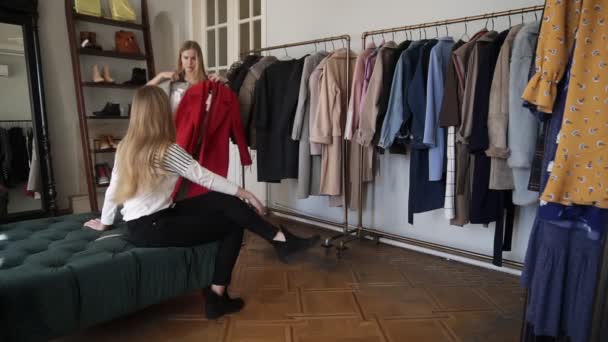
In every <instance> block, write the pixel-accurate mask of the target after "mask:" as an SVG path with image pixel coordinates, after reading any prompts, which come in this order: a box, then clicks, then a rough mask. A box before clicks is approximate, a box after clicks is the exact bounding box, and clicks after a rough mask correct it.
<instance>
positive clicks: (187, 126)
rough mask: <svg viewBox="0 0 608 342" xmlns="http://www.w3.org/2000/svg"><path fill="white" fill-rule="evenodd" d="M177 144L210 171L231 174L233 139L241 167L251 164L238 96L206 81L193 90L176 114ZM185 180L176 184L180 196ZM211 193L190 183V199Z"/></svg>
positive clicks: (225, 87)
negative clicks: (231, 141)
mask: <svg viewBox="0 0 608 342" xmlns="http://www.w3.org/2000/svg"><path fill="white" fill-rule="evenodd" d="M174 120H175V128H176V130H177V144H178V145H180V146H181V147H182V148H183V149H184V150H186V151H187V152H188V153H190V154H191V155H193V156H194V158H195V159H196V160H198V162H199V163H200V164H201V165H202V166H204V167H205V168H207V169H208V170H210V171H212V172H214V173H216V174H218V175H221V176H223V177H226V176H227V175H228V162H229V142H230V137H233V138H234V140H235V142H236V144H237V146H238V149H239V155H240V158H241V164H242V165H251V158H250V156H249V151H248V149H247V142H246V141H245V133H244V131H243V124H242V123H241V116H240V113H239V103H238V99H237V96H236V94H235V93H234V92H233V91H232V90H231V89H230V88H228V87H227V86H225V85H224V84H221V83H219V82H213V81H209V80H207V81H203V82H199V83H197V84H196V85H193V86H192V87H190V88H189V89H188V90H187V91H186V93H185V94H184V97H183V99H182V100H181V102H180V104H179V107H178V108H177V111H176V113H175V119H174ZM182 182H183V179H182V178H180V180H179V181H178V182H177V184H176V188H175V191H174V196H175V195H177V193H178V190H179V188H180V186H181V185H182ZM207 192H209V190H208V189H205V188H203V187H202V186H199V185H197V184H194V183H188V184H187V192H186V193H187V194H186V196H187V198H190V197H195V196H198V195H201V194H204V193H207Z"/></svg>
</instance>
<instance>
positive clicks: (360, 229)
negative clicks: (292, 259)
mask: <svg viewBox="0 0 608 342" xmlns="http://www.w3.org/2000/svg"><path fill="white" fill-rule="evenodd" d="M543 9H544V5H538V6H530V7H523V8H518V9H513V10H507V11H500V12H493V13H487V14H481V15H475V16H470V17H462V18H456V19H449V20H441V21H433V22H428V23H422V24H415V25H406V26H399V27H393V28H387V29H380V30H373V31H366V32H363V33H362V34H361V48H362V49H365V44H366V40H367V37H369V36H374V35H376V34H383V33H392V32H398V31H409V30H413V29H422V28H427V27H436V26H444V25H450V24H457V23H464V22H470V21H477V20H483V19H491V18H497V17H504V16H511V15H515V14H522V15H523V14H524V13H530V12H537V11H542V10H543ZM363 151H364V147H363V146H360V149H359V155H360V157H361V163H360V165H359V169H360V172H359V188H360V191H359V200H358V201H359V217H358V224H357V234H356V237H350V238H348V239H346V240H343V241H340V246H339V250H341V249H344V248H345V245H346V244H347V243H349V242H352V241H355V240H357V238H359V239H363V238H365V236H366V235H367V236H371V237H373V238H374V240H375V241H376V243H378V242H379V240H380V238H385V239H389V240H393V241H398V242H405V243H414V244H416V245H421V244H424V245H427V246H426V247H427V248H431V249H434V250H440V251H449V252H450V253H456V254H457V255H463V256H466V257H469V258H470V257H473V258H474V259H478V260H483V261H487V260H491V259H489V257H488V256H485V255H481V254H479V253H475V252H471V251H466V250H462V249H457V248H452V247H449V246H444V245H439V244H432V243H426V242H423V241H419V240H415V239H409V238H406V237H402V236H398V235H395V234H389V233H386V232H382V231H379V230H376V229H372V228H366V227H364V226H363V199H362V198H363V155H364V153H363ZM504 263H505V264H506V265H507V264H508V265H511V266H515V267H516V268H521V266H522V264H521V263H519V262H516V261H511V260H505V262H504Z"/></svg>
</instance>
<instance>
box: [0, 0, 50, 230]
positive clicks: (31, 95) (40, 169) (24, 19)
mask: <svg viewBox="0 0 608 342" xmlns="http://www.w3.org/2000/svg"><path fill="white" fill-rule="evenodd" d="M37 7H38V2H37V1H36V0H22V1H12V2H6V1H1V0H0V223H6V222H14V221H21V220H27V219H33V218H39V217H44V216H49V215H55V214H56V209H57V208H56V201H55V197H56V192H55V181H54V177H53V167H52V159H51V155H50V143H49V136H48V128H47V122H48V121H47V117H46V107H45V102H44V87H43V80H42V59H41V56H40V44H39V42H38V31H37V21H38V13H37Z"/></svg>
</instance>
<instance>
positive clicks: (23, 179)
mask: <svg viewBox="0 0 608 342" xmlns="http://www.w3.org/2000/svg"><path fill="white" fill-rule="evenodd" d="M28 126H31V125H28ZM10 189H18V193H22V196H29V197H33V198H34V199H40V198H41V195H40V193H41V192H42V184H41V174H40V163H39V162H38V157H37V152H36V142H35V141H34V138H33V132H32V128H31V127H29V128H27V127H21V124H13V123H11V122H10V121H8V122H3V123H2V127H0V217H4V216H6V215H7V214H8V204H9V201H10V198H9V190H10ZM13 193H14V192H13Z"/></svg>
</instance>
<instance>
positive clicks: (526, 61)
mask: <svg viewBox="0 0 608 342" xmlns="http://www.w3.org/2000/svg"><path fill="white" fill-rule="evenodd" d="M538 28H539V23H537V22H536V23H530V24H527V25H525V26H524V27H523V28H522V29H521V31H520V32H519V33H518V34H517V37H515V41H514V43H513V59H512V62H511V76H510V84H509V87H510V88H511V89H510V94H512V97H511V96H510V97H509V101H510V111H509V133H508V137H509V138H508V141H509V144H508V146H509V150H510V151H511V153H510V156H509V158H508V160H507V161H508V166H509V167H510V168H511V171H512V173H513V181H514V190H513V203H515V204H516V205H530V204H533V203H536V202H537V201H538V192H534V191H529V190H528V182H529V180H530V172H531V169H532V161H533V159H534V150H535V146H536V144H535V143H536V135H537V134H538V120H537V119H536V117H535V116H534V114H533V113H532V111H530V109H529V108H528V107H527V106H525V104H524V101H523V100H522V99H521V96H520V95H521V94H522V92H523V90H524V88H525V87H526V84H527V83H528V71H529V67H530V65H531V63H532V58H533V55H534V46H535V44H536V40H537V37H538Z"/></svg>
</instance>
